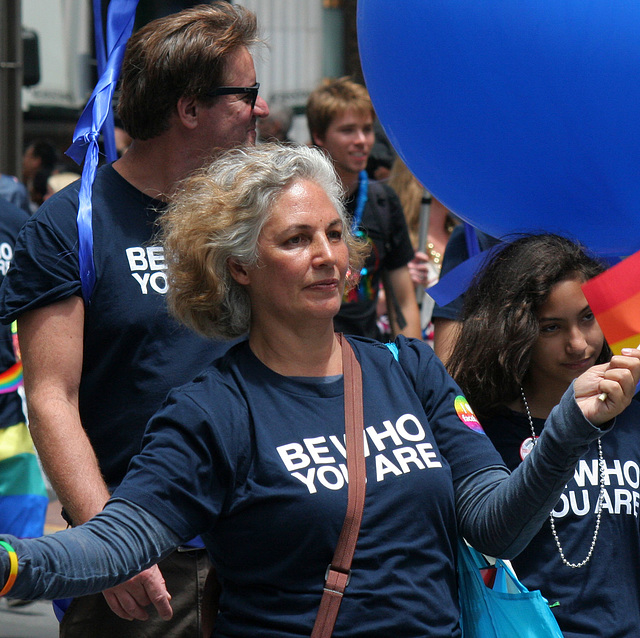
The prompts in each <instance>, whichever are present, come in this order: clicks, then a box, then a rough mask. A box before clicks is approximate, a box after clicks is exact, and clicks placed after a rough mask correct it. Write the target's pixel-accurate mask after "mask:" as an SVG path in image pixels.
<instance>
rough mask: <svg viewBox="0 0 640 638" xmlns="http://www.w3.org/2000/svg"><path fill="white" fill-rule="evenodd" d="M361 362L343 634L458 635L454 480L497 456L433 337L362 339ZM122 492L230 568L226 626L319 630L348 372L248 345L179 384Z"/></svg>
mask: <svg viewBox="0 0 640 638" xmlns="http://www.w3.org/2000/svg"><path fill="white" fill-rule="evenodd" d="M349 341H350V343H352V344H353V347H354V350H355V352H356V356H357V357H358V359H359V360H360V363H361V365H362V377H363V384H364V387H363V394H364V426H365V435H366V436H365V443H366V445H365V448H366V449H365V453H366V455H367V494H366V502H365V507H364V516H363V520H362V527H361V531H360V536H359V539H358V544H357V548H356V551H355V558H354V562H353V569H352V579H351V583H350V585H349V587H348V590H347V594H346V596H345V599H344V601H343V603H342V607H341V609H340V614H339V616H338V621H337V624H336V628H335V631H334V636H336V638H339V637H342V636H349V637H350V638H357V637H364V636H367V637H370V636H373V635H376V636H394V638H402V637H412V638H417V637H422V636H429V637H436V636H438V637H439V636H441V637H444V636H446V637H447V638H451V637H452V636H454V637H455V636H459V635H460V631H459V627H458V603H457V590H456V588H457V584H456V575H455V552H456V549H455V548H456V539H457V529H456V516H455V508H454V493H453V484H452V479H457V478H461V477H464V476H467V475H469V474H471V473H473V472H475V471H477V470H478V469H480V468H483V467H485V466H488V465H496V464H498V465H499V464H501V463H500V458H499V455H498V454H497V452H496V451H495V449H494V447H493V446H492V445H491V443H490V441H489V440H488V438H487V437H486V436H485V434H484V433H482V431H481V429H480V427H479V425H478V423H477V421H476V420H475V419H474V418H473V417H472V415H470V414H469V411H468V407H467V404H466V401H464V399H463V397H461V392H460V390H459V388H458V387H457V386H456V385H455V383H454V382H453V381H452V380H451V378H450V377H449V376H448V375H447V373H446V372H445V370H444V368H443V366H442V365H441V363H440V362H439V360H438V359H437V358H436V357H435V355H434V354H433V351H432V350H431V348H429V347H428V346H427V345H425V344H423V343H422V342H420V341H417V340H405V339H404V338H402V337H401V338H399V339H398V340H397V344H398V346H399V363H398V361H396V360H395V359H394V358H393V355H392V354H391V353H390V352H389V350H388V349H387V348H386V347H385V346H384V345H382V344H379V343H376V342H372V341H369V340H362V339H358V338H350V339H349ZM144 443H145V447H144V448H143V451H142V453H141V454H140V455H139V456H138V457H136V458H135V459H134V460H133V461H132V465H131V470H130V472H129V474H128V475H127V478H126V479H125V481H124V482H123V483H122V485H121V486H120V487H119V488H118V490H117V491H116V493H115V496H116V497H121V498H125V499H128V500H129V501H133V502H135V503H137V504H138V505H140V506H141V507H143V508H144V509H146V510H147V511H150V512H153V513H154V514H155V515H156V516H157V517H158V518H160V519H161V520H162V521H163V522H164V523H165V524H166V525H168V526H169V527H170V528H171V529H172V530H173V531H175V532H176V533H177V534H178V535H179V536H181V537H183V538H187V537H190V536H193V535H194V534H197V533H201V534H202V535H203V539H204V541H205V544H206V546H207V548H208V550H209V552H210V553H211V555H212V557H213V559H214V562H215V563H216V565H217V568H218V574H219V576H220V577H221V579H222V585H223V594H222V598H221V601H220V609H221V613H220V615H219V617H218V619H217V621H216V628H215V633H214V635H215V636H229V637H230V636H234V637H238V636H242V637H249V636H251V637H253V636H262V637H275V636H278V637H279V638H283V637H294V636H295V637H301V636H309V635H310V633H311V628H312V626H313V622H314V619H315V616H316V613H317V610H318V605H319V603H320V598H321V594H322V586H323V583H324V573H325V570H326V568H327V565H328V564H329V562H330V561H331V557H332V555H333V552H334V549H335V546H336V543H337V540H338V535H339V533H340V529H341V527H342V523H343V520H344V515H345V511H346V502H347V484H346V471H347V470H346V453H345V446H344V384H343V380H342V378H341V377H340V378H338V380H334V381H331V380H329V381H328V382H320V381H317V380H313V381H312V380H304V379H297V378H288V377H283V376H281V375H279V374H276V373H275V372H273V371H272V370H270V369H269V368H267V367H266V366H265V365H263V364H262V363H261V362H260V361H259V360H258V359H257V358H256V357H255V356H254V354H253V353H252V352H251V350H250V348H249V346H248V342H243V343H240V344H239V345H237V346H235V347H234V348H232V349H231V350H230V351H229V352H228V353H227V354H226V355H225V356H224V357H223V358H221V359H220V360H219V361H218V362H217V363H216V364H215V365H214V366H212V367H210V368H209V369H208V370H207V371H206V372H205V373H204V374H203V375H202V376H200V377H198V378H197V379H195V380H194V382H193V383H191V384H187V385H186V386H184V387H182V388H180V389H178V390H174V391H173V392H171V393H170V395H169V397H168V399H167V402H166V403H165V405H164V407H163V408H162V410H160V412H158V414H156V415H155V416H154V418H153V419H152V420H151V421H150V423H149V428H148V430H147V434H146V436H145V440H144Z"/></svg>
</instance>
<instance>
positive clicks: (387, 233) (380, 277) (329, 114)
mask: <svg viewBox="0 0 640 638" xmlns="http://www.w3.org/2000/svg"><path fill="white" fill-rule="evenodd" d="M374 119H375V113H374V110H373V105H372V104H371V99H370V98H369V94H368V93H367V90H366V89H365V88H364V87H363V86H362V85H360V84H356V83H355V82H353V81H351V80H350V79H349V78H346V77H343V78H340V79H338V80H333V81H329V82H326V83H324V84H322V85H320V86H319V87H317V88H316V89H315V90H314V91H312V92H311V94H310V95H309V98H308V100H307V123H308V126H309V131H310V133H311V139H312V142H313V144H314V145H316V146H317V147H318V148H321V149H323V150H324V151H325V152H326V153H327V154H328V155H329V157H330V158H331V159H332V161H333V164H334V166H335V168H336V172H337V173H338V176H339V177H340V181H341V183H342V186H343V188H344V190H345V192H346V197H347V200H346V206H347V211H348V212H349V214H350V216H351V219H352V223H353V226H354V231H355V232H357V233H360V234H361V236H362V237H364V238H366V240H367V241H368V242H369V243H370V244H371V246H372V252H371V255H370V257H369V258H368V260H367V262H366V263H365V266H364V269H363V272H362V273H361V278H360V283H359V285H358V286H357V288H355V289H353V290H351V291H350V292H349V293H348V294H347V296H346V297H345V300H344V303H343V306H342V309H341V310H340V312H339V313H338V315H337V317H336V319H335V325H336V329H337V330H338V331H340V332H345V333H346V334H354V335H361V336H365V337H370V338H374V339H379V338H381V336H382V335H381V332H380V329H379V327H378V325H377V310H378V309H377V303H378V295H379V290H380V285H381V283H383V284H384V289H385V293H386V298H387V306H388V307H389V308H390V309H391V330H392V332H393V334H394V335H397V334H403V335H405V336H410V337H416V338H420V336H421V331H420V313H419V310H418V304H417V302H416V295H415V289H414V286H413V283H412V281H411V275H410V273H409V268H408V263H409V262H410V261H411V260H412V259H413V247H412V246H411V240H410V239H409V233H408V231H407V224H406V221H405V219H404V214H403V212H402V206H401V205H400V202H399V200H398V196H397V195H396V194H395V193H394V191H393V190H392V189H391V188H390V187H389V186H387V185H386V184H383V183H380V182H376V181H373V180H370V179H369V178H368V175H367V172H366V167H367V160H368V159H369V154H370V152H371V147H372V146H373V142H374V133H373V121H374Z"/></svg>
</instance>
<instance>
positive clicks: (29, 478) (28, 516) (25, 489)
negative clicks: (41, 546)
mask: <svg viewBox="0 0 640 638" xmlns="http://www.w3.org/2000/svg"><path fill="white" fill-rule="evenodd" d="M48 504H49V498H48V496H47V490H46V488H45V485H44V481H43V479H42V474H41V472H40V466H39V465H38V459H37V458H36V455H35V450H34V449H33V443H32V441H31V436H30V434H29V429H28V428H27V426H26V424H24V423H16V424H15V425H12V426H9V427H8V428H0V533H3V534H13V535H14V536H18V537H20V538H29V537H33V536H42V534H43V533H44V523H45V518H46V513H47V505H48Z"/></svg>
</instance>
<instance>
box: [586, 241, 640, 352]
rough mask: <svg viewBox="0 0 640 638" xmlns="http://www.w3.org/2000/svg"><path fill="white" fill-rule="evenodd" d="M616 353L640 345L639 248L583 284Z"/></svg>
mask: <svg viewBox="0 0 640 638" xmlns="http://www.w3.org/2000/svg"><path fill="white" fill-rule="evenodd" d="M582 291H583V292H584V296H585V297H586V298H587V301H588V302H589V306H591V310H592V311H593V314H594V315H595V317H596V319H597V321H598V324H599V325H600V328H602V332H603V333H604V336H605V339H606V340H607V342H608V343H609V345H610V346H611V350H613V353H614V354H620V351H621V350H622V348H637V347H638V345H640V251H638V252H637V253H634V254H633V255H631V257H627V258H626V259H624V260H623V261H621V262H620V263H619V264H616V265H615V266H613V267H612V268H609V270H607V271H605V272H603V273H602V274H600V275H598V276H597V277H594V278H593V279H591V280H589V281H587V282H586V283H585V284H583V285H582Z"/></svg>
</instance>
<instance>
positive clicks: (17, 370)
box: [0, 361, 22, 394]
mask: <svg viewBox="0 0 640 638" xmlns="http://www.w3.org/2000/svg"><path fill="white" fill-rule="evenodd" d="M21 385H22V362H21V361H17V362H16V363H15V364H14V365H12V366H11V367H10V368H9V369H8V370H6V371H5V372H3V373H2V374H0V394H4V393H6V392H15V391H16V390H17V389H18V388H19V387H20V386H21Z"/></svg>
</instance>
